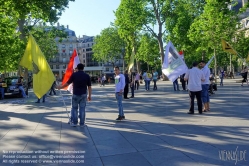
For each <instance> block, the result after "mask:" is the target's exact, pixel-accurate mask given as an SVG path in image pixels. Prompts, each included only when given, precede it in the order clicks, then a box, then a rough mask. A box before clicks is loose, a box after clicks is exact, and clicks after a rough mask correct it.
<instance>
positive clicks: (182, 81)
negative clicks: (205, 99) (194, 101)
mask: <svg viewBox="0 0 249 166" xmlns="http://www.w3.org/2000/svg"><path fill="white" fill-rule="evenodd" d="M184 76H185V73H184V74H182V75H180V82H181V83H182V90H183V91H186V81H185V80H184Z"/></svg>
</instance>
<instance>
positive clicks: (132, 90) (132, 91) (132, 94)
mask: <svg viewBox="0 0 249 166" xmlns="http://www.w3.org/2000/svg"><path fill="white" fill-rule="evenodd" d="M134 86H135V85H134V84H131V96H132V97H134Z"/></svg>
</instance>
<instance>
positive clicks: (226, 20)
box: [188, 0, 238, 73]
mask: <svg viewBox="0 0 249 166" xmlns="http://www.w3.org/2000/svg"><path fill="white" fill-rule="evenodd" d="M237 23H238V19H237V16H236V14H235V13H234V12H233V11H231V10H229V9H228V1H227V0H221V1H213V0H207V1H206V5H205V6H204V12H203V13H202V14H201V15H200V16H198V17H197V18H196V19H195V20H194V22H193V23H192V25H191V26H190V30H189V33H188V37H189V38H190V40H191V41H192V42H193V43H194V45H195V46H197V49H196V55H197V56H199V58H198V57H195V58H198V59H201V58H200V57H201V55H202V59H205V60H208V59H210V58H211V56H212V55H213V54H217V53H220V52H222V48H221V38H225V39H231V38H232V36H233V35H234V33H235V32H236V30H237V29H236V25H237ZM215 63H216V58H215ZM215 73H217V72H216V68H215Z"/></svg>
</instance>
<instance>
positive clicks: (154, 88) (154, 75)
mask: <svg viewBox="0 0 249 166" xmlns="http://www.w3.org/2000/svg"><path fill="white" fill-rule="evenodd" d="M152 74H153V76H152V80H153V82H154V87H153V90H157V85H156V82H157V78H158V72H157V71H156V70H153V73H152Z"/></svg>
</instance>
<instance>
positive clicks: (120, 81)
mask: <svg viewBox="0 0 249 166" xmlns="http://www.w3.org/2000/svg"><path fill="white" fill-rule="evenodd" d="M114 72H115V97H116V100H117V104H118V112H119V114H118V118H117V119H116V120H123V119H125V116H124V110H123V104H122V97H123V96H122V93H123V92H124V88H125V86H126V85H125V84H126V83H125V76H124V75H123V74H121V73H120V70H119V67H118V66H115V67H114Z"/></svg>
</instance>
